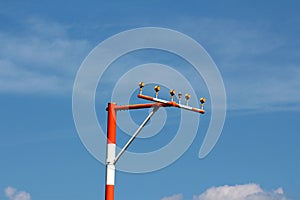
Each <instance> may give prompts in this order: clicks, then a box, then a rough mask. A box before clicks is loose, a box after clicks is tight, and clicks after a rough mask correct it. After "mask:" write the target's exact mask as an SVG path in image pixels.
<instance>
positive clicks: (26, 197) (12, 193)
mask: <svg viewBox="0 0 300 200" xmlns="http://www.w3.org/2000/svg"><path fill="white" fill-rule="evenodd" d="M4 193H5V196H6V197H7V198H8V199H9V200H31V196H30V194H29V193H28V192H25V191H18V190H17V189H16V188H13V187H7V188H5V190H4Z"/></svg>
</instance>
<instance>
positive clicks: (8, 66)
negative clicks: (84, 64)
mask: <svg viewBox="0 0 300 200" xmlns="http://www.w3.org/2000/svg"><path fill="white" fill-rule="evenodd" d="M22 25H23V26H22V27H20V29H21V30H20V31H18V32H16V33H13V34H12V33H9V32H5V31H0V43H1V46H0V66H1V67H0V92H17V93H20V92H21V93H32V92H38V93H49V92H50V93H55V94H57V93H64V92H66V91H69V92H71V89H72V83H73V79H74V76H75V73H76V71H77V69H78V68H79V65H80V63H81V61H82V60H83V58H84V57H85V55H86V54H87V52H88V51H89V49H90V47H89V46H90V45H89V43H88V42H87V41H86V40H81V39H71V38H70V37H68V27H67V26H64V25H62V24H58V23H53V22H45V21H42V20H40V19H33V18H32V19H30V20H27V21H25V22H23V24H22Z"/></svg>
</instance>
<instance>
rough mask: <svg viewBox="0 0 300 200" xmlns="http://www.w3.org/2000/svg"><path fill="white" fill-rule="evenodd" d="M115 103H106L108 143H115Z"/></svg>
mask: <svg viewBox="0 0 300 200" xmlns="http://www.w3.org/2000/svg"><path fill="white" fill-rule="evenodd" d="M116 106H117V105H116V104H115V103H108V107H107V112H108V119H107V139H108V141H107V142H108V143H109V144H116V127H117V125H116V110H115V107H116Z"/></svg>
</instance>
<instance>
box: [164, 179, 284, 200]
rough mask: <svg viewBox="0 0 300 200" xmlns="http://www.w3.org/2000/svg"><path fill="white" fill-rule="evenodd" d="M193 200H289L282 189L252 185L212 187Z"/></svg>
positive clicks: (178, 199)
mask: <svg viewBox="0 0 300 200" xmlns="http://www.w3.org/2000/svg"><path fill="white" fill-rule="evenodd" d="M182 199H183V196H182V195H181V194H177V195H173V196H170V197H164V198H162V200H182ZM193 200H287V197H286V196H285V194H284V191H283V189H282V188H278V189H276V190H274V191H271V192H269V191H266V190H264V189H262V188H261V187H260V186H259V185H257V184H254V183H251V184H244V185H235V186H229V185H224V186H220V187H211V188H209V189H207V190H206V191H205V192H203V193H202V194H200V195H195V196H194V197H193Z"/></svg>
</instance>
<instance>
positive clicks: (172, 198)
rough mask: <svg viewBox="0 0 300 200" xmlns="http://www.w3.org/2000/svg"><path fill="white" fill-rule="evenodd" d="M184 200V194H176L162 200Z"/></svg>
mask: <svg viewBox="0 0 300 200" xmlns="http://www.w3.org/2000/svg"><path fill="white" fill-rule="evenodd" d="M182 198H183V196H182V194H175V195H173V196H170V197H164V198H162V199H161V200H182Z"/></svg>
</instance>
